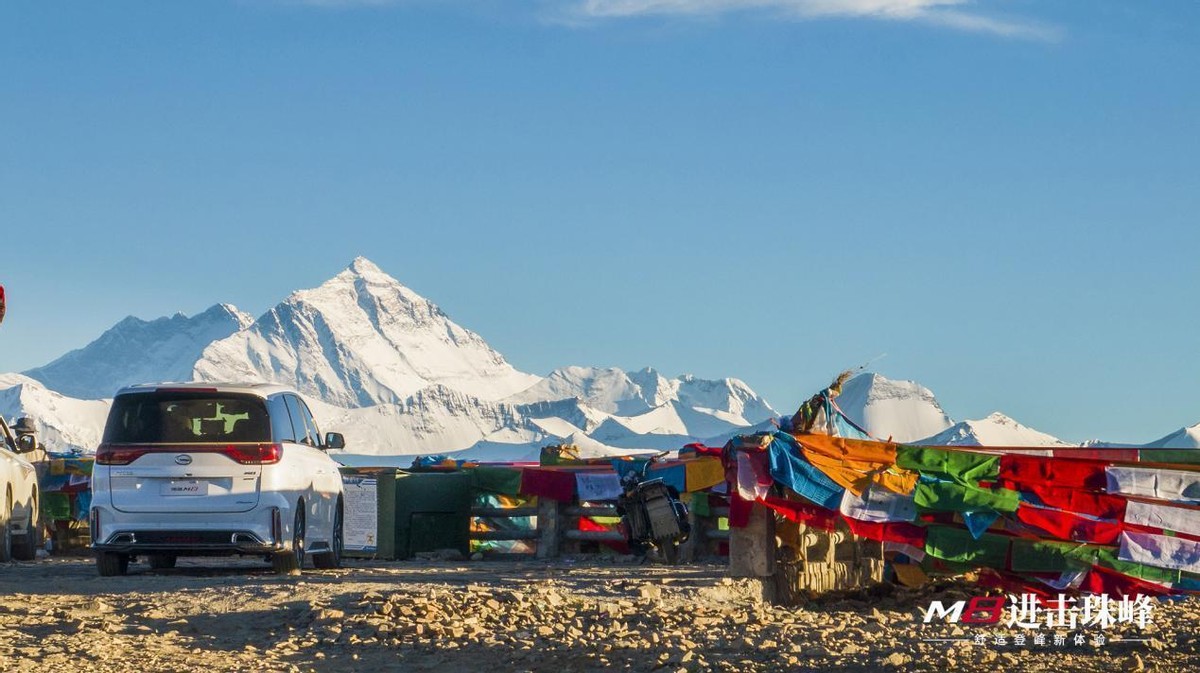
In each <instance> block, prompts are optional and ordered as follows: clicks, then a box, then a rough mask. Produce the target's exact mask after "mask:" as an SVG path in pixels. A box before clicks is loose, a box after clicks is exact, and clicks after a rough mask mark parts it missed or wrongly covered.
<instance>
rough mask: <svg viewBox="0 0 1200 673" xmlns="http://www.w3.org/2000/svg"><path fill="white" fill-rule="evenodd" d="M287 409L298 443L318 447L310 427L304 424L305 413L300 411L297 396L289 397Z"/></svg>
mask: <svg viewBox="0 0 1200 673" xmlns="http://www.w3.org/2000/svg"><path fill="white" fill-rule="evenodd" d="M286 397H287V408H288V412H289V414H290V415H291V417H292V430H293V431H294V432H295V433H296V442H298V443H300V444H308V445H309V446H318V442H317V441H316V437H313V436H311V435H310V434H309V430H308V427H307V426H305V424H304V412H303V411H302V410H301V409H300V400H299V399H297V398H296V396H295V395H287V396H286Z"/></svg>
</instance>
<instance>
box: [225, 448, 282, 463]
mask: <svg viewBox="0 0 1200 673" xmlns="http://www.w3.org/2000/svg"><path fill="white" fill-rule="evenodd" d="M221 453H223V454H225V455H227V456H229V457H230V458H232V459H234V460H236V461H237V462H239V463H241V464H242V465H267V464H270V463H278V462H279V459H280V458H282V457H283V446H282V445H280V444H230V445H229V446H226V447H225V448H224V449H222V450H221Z"/></svg>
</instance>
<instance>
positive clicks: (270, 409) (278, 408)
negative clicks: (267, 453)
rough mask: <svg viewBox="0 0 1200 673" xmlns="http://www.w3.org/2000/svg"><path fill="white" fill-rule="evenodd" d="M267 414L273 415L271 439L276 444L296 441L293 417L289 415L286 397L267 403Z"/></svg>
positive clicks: (274, 398)
mask: <svg viewBox="0 0 1200 673" xmlns="http://www.w3.org/2000/svg"><path fill="white" fill-rule="evenodd" d="M267 413H269V414H270V415H271V437H272V438H274V440H275V441H276V442H294V441H296V431H295V429H293V428H292V415H291V414H290V413H288V409H287V402H286V401H284V396H283V395H280V396H278V397H272V398H271V399H270V401H268V402H267Z"/></svg>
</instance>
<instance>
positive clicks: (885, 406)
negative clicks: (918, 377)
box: [836, 372, 954, 442]
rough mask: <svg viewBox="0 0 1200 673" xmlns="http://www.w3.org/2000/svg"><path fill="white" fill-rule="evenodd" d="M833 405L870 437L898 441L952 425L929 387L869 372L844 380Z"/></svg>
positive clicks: (911, 438) (908, 439)
mask: <svg viewBox="0 0 1200 673" xmlns="http://www.w3.org/2000/svg"><path fill="white" fill-rule="evenodd" d="M836 402H837V405H838V406H839V407H840V408H841V409H842V411H843V412H844V413H845V414H846V415H847V416H848V417H849V418H850V420H852V421H854V422H855V423H856V424H858V425H859V426H860V427H862V428H863V429H865V430H866V431H867V432H869V433H871V435H873V436H875V437H880V438H883V439H887V438H888V437H891V438H892V439H893V440H895V441H897V442H912V441H915V440H918V439H921V438H922V437H929V436H930V435H934V434H937V433H939V432H941V431H943V430H945V429H946V428H949V427H950V426H951V425H953V424H954V422H953V421H952V420H950V417H949V416H947V415H946V412H945V411H943V410H942V406H941V405H940V404H938V401H937V398H935V397H934V396H933V392H932V391H930V390H929V389H928V388H926V387H924V386H922V385H920V384H919V383H917V382H915V381H894V380H892V379H888V378H885V377H883V376H880V375H879V374H874V373H870V372H867V373H864V374H860V375H858V376H856V377H854V378H852V379H850V380H849V381H847V382H846V383H845V385H843V386H842V394H841V395H839V396H838V398H837V399H836Z"/></svg>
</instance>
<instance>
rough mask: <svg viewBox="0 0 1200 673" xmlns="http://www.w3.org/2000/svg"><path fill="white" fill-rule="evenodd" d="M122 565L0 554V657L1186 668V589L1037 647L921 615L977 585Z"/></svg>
mask: <svg viewBox="0 0 1200 673" xmlns="http://www.w3.org/2000/svg"><path fill="white" fill-rule="evenodd" d="M132 572H133V574H132V575H130V576H128V577H118V578H100V577H98V576H96V573H95V570H94V568H93V566H92V565H91V563H90V560H88V559H52V560H47V561H41V562H38V563H33V564H12V565H0V633H2V634H3V636H2V637H0V670H3V671H134V670H142V671H206V672H207V671H360V670H361V671H388V670H405V671H434V672H439V671H471V670H476V671H486V672H488V673H491V672H493V671H509V670H520V671H547V672H553V673H569V672H572V671H578V672H582V671H599V670H628V671H650V670H662V671H669V672H676V671H709V670H711V671H738V672H742V671H775V670H781V671H782V670H787V671H805V670H857V671H877V670H888V669H891V670H943V671H944V670H950V669H954V670H955V671H995V670H997V669H999V670H1047V671H1049V670H1068V669H1072V668H1076V669H1079V670H1095V671H1138V670H1163V671H1182V670H1197V669H1200V654H1198V651H1200V628H1198V626H1197V625H1198V624H1200V599H1188V600H1183V601H1172V602H1164V603H1159V604H1157V605H1156V609H1155V612H1154V614H1153V619H1152V624H1151V625H1150V626H1149V627H1148V629H1146V630H1141V629H1131V628H1129V627H1128V626H1126V627H1121V628H1113V629H1111V630H1108V631H1104V632H1103V635H1104V637H1105V641H1106V642H1104V643H1103V644H1101V645H1097V644H1096V643H1095V642H1094V641H1093V639H1094V637H1095V634H1096V633H1099V631H1097V630H1095V629H1093V630H1089V631H1086V636H1087V639H1088V642H1087V643H1086V644H1082V645H1078V644H1075V642H1074V640H1073V634H1071V633H1067V632H1063V633H1064V634H1065V635H1067V636H1068V637H1067V640H1066V644H1065V645H1054V644H1052V641H1049V640H1048V641H1047V644H1045V645H1040V646H1035V645H1033V644H1032V642H1031V641H1030V642H1027V643H1026V644H1025V645H1017V644H1015V643H1014V639H1013V636H1014V634H1016V633H1017V631H1013V630H1006V629H1003V628H1001V629H998V630H997V629H987V630H983V631H979V630H975V629H972V628H971V627H962V626H954V625H947V624H931V625H925V624H922V623H921V619H920V614H919V613H920V610H919V608H922V607H925V606H927V605H928V603H929V600H930V599H931V598H937V599H941V600H944V601H952V600H959V599H961V598H968V597H969V596H970V595H977V593H978V592H973V591H972V592H971V593H968V592H967V590H965V588H964V587H961V586H955V585H948V586H942V587H941V588H939V589H936V590H935V589H930V590H925V591H923V592H920V593H914V592H896V593H893V594H891V595H887V596H882V597H877V598H872V599H870V602H869V603H868V602H865V601H862V600H850V599H840V600H829V601H825V602H822V603H819V604H812V605H809V606H807V607H805V608H802V609H790V610H785V609H780V608H775V607H771V606H769V605H764V604H763V603H761V602H760V601H759V600H758V599H757V598H758V597H757V595H756V591H755V587H754V586H753V585H750V584H747V583H743V582H738V581H733V580H729V579H726V578H725V577H724V572H723V568H722V567H721V566H700V567H690V568H679V569H671V568H665V567H662V566H635V565H623V564H616V565H612V564H610V565H597V564H594V563H593V562H583V561H581V562H578V563H570V562H560V563H557V564H554V565H546V564H543V563H538V562H533V561H530V562H491V561H485V562H474V563H466V562H464V563H446V562H405V563H369V564H368V563H354V564H353V565H351V566H350V567H348V568H344V569H341V570H337V571H314V570H306V571H305V574H304V576H302V577H277V576H275V575H272V574H270V572H268V570H267V569H266V567H265V564H263V563H261V562H254V561H242V560H238V561H225V560H216V561H207V562H206V561H203V560H197V561H195V562H193V561H181V564H180V567H178V568H176V569H174V570H169V571H151V570H150V569H149V568H147V567H146V566H141V565H136V566H133V570H132ZM980 633H983V634H985V639H986V642H985V643H984V644H976V643H975V642H973V638H974V637H975V636H976V635H977V634H980ZM1025 633H1029V634H1030V638H1032V633H1033V632H1025ZM996 635H1003V636H1005V640H1006V642H1005V644H997V643H996V642H995V636H996ZM1122 636H1124V637H1125V638H1127V639H1128V638H1139V639H1145V640H1146V641H1147V642H1131V641H1129V640H1118V639H1119V638H1120V637H1122ZM933 638H950V639H954V638H958V639H963V638H965V639H966V640H958V641H955V642H930V641H928V640H926V639H933Z"/></svg>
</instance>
